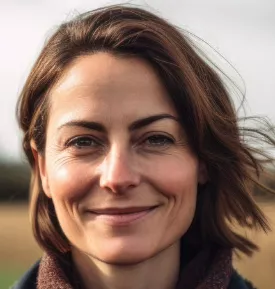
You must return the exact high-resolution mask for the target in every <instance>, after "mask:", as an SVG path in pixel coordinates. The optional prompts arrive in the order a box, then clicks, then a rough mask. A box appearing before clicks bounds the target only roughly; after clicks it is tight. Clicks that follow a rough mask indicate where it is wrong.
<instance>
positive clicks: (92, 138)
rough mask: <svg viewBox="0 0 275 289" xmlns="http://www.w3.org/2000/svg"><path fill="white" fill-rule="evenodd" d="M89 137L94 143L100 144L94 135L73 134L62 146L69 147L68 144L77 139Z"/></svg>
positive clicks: (70, 144)
mask: <svg viewBox="0 0 275 289" xmlns="http://www.w3.org/2000/svg"><path fill="white" fill-rule="evenodd" d="M85 138H86V139H90V140H92V141H94V142H95V143H97V144H99V145H100V143H101V142H100V140H99V139H98V138H97V137H95V136H91V135H79V136H74V137H72V138H70V139H68V140H67V141H66V142H65V144H64V146H65V147H70V146H72V145H73V144H74V142H76V141H79V140H81V139H85Z"/></svg>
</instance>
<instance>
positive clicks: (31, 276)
mask: <svg viewBox="0 0 275 289" xmlns="http://www.w3.org/2000/svg"><path fill="white" fill-rule="evenodd" d="M38 268H39V262H37V263H36V264H34V265H33V267H32V268H30V270H29V271H28V272H26V273H25V275H24V276H23V277H22V278H21V280H20V281H19V282H18V283H17V284H16V285H15V286H14V287H12V289H36V277H37V274H38ZM53 289H54V288H53ZM228 289H256V288H255V287H253V286H252V284H251V283H250V282H249V281H247V280H245V279H243V278H242V277H241V276H240V275H239V274H238V273H237V272H236V271H233V274H232V277H231V280H230V284H229V286H228Z"/></svg>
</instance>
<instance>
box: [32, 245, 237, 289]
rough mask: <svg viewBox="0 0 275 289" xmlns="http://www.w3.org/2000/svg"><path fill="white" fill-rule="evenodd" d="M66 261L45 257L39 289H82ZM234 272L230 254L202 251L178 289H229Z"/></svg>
mask: <svg viewBox="0 0 275 289" xmlns="http://www.w3.org/2000/svg"><path fill="white" fill-rule="evenodd" d="M66 258H67V260H60V259H58V258H57V257H56V256H54V255H51V254H45V255H44V256H43V258H42V260H41V263H40V266H39V272H38V278H37V288H38V289H52V288H55V289H76V288H80V286H79V284H76V278H75V277H74V276H75V273H74V272H73V269H72V266H71V265H70V264H71V261H70V258H69V257H68V256H66ZM66 258H64V259H66ZM232 270H233V269H232V252H231V250H227V249H218V250H213V249H207V250H202V251H201V252H200V253H198V254H197V255H196V256H195V257H194V258H193V259H192V260H191V261H190V262H189V263H188V264H187V265H186V266H184V267H183V268H182V269H181V273H180V278H179V281H178V284H177V289H186V288H188V289H226V288H227V287H228V284H229V281H230V278H231V274H232Z"/></svg>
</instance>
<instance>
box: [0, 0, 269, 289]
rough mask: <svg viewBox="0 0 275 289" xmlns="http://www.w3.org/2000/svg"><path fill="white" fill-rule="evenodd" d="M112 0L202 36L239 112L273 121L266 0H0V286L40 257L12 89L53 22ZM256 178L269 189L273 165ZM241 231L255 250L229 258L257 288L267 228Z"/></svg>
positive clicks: (265, 268)
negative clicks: (232, 84) (237, 91)
mask: <svg viewBox="0 0 275 289" xmlns="http://www.w3.org/2000/svg"><path fill="white" fill-rule="evenodd" d="M117 3H128V4H133V5H139V6H141V7H144V8H146V9H149V10H150V11H152V12H155V13H157V14H159V15H161V16H162V17H164V18H166V19H168V20H169V21H171V22H172V23H174V24H175V25H177V26H179V27H181V28H183V29H185V30H188V31H190V32H192V33H194V34H195V35H197V36H198V37H200V38H201V39H203V40H204V41H206V42H207V43H209V44H210V45H211V46H212V47H213V48H214V49H215V50H217V51H218V52H219V53H220V54H221V55H222V56H223V57H224V58H225V59H226V60H227V61H229V63H230V64H231V65H232V66H230V64H229V63H227V62H226V61H225V60H224V59H223V58H222V57H221V56H219V55H218V54H217V53H213V50H211V49H210V48H209V47H208V46H207V45H206V44H205V43H203V42H202V41H201V40H198V39H197V38H195V37H193V39H194V41H196V42H198V43H199V45H202V46H204V48H205V49H206V50H207V51H211V54H212V56H213V57H214V59H215V61H216V60H217V62H218V64H219V65H220V67H221V68H222V69H224V71H225V72H226V73H227V74H229V75H230V76H231V77H232V78H233V79H234V81H235V79H236V81H237V83H238V85H239V86H240V87H241V90H242V91H243V92H246V98H247V102H246V103H245V107H246V114H247V115H260V116H267V117H268V118H270V119H271V120H272V121H273V123H275V112H274V111H275V95H274V93H275V81H274V67H275V17H274V15H275V1H274V0H262V1H256V0H222V1H218V0H216V1H213V0H208V1H203V0H192V1H191V0H188V1H185V0H182V1H179V0H169V1H163V0H148V1H127V2H126V1H103V0H89V1H88V0H85V1H84V0H83V1H81V0H79V1H77V0H59V1H54V0H47V1H46V0H45V1H43V0H9V1H8V0H0V35H1V43H0V63H1V65H0V135H1V137H0V242H1V244H0V288H9V286H10V285H11V284H12V283H13V282H14V281H15V280H17V279H18V278H19V276H20V275H21V274H22V273H23V272H24V271H25V270H26V269H27V268H28V267H29V266H30V265H31V264H32V263H33V262H35V260H37V258H39V257H40V256H41V251H40V249H39V248H38V247H37V245H36V243H35V242H34V240H33V238H32V233H31V228H30V225H29V218H28V186H29V178H30V172H29V167H28V165H27V161H26V159H25V158H24V155H23V153H22V150H21V136H22V135H21V132H20V131H19V129H18V127H17V123H16V117H15V106H16V101H17V98H18V95H19V93H20V90H21V89H22V87H23V84H24V81H25V80H26V78H27V75H28V73H29V72H30V69H31V67H32V65H33V63H34V61H35V59H36V57H37V56H38V54H39V52H40V50H41V48H42V46H43V44H44V42H45V39H46V38H47V37H49V36H50V35H51V33H52V32H53V31H54V29H55V28H56V27H57V25H58V24H60V23H61V22H62V21H65V20H68V19H70V18H71V17H72V16H74V15H76V14H77V13H79V12H84V11H87V10H90V9H94V8H97V7H100V6H103V5H108V4H117ZM209 53H210V52H209ZM233 67H234V68H235V69H236V70H237V71H238V73H239V74H240V75H241V77H242V78H240V76H239V75H238V73H237V72H236V71H235V70H234V69H233ZM235 101H238V99H235ZM242 113H243V112H242ZM271 153H273V154H274V152H271ZM263 179H264V180H265V183H266V184H267V185H268V186H269V187H273V189H275V174H274V172H273V173H272V172H271V175H270V177H269V178H267V177H265V176H263ZM254 194H255V199H256V201H257V202H258V203H259V205H260V206H261V207H262V208H263V209H264V211H265V212H266V214H267V216H268V217H269V219H270V222H271V225H272V226H273V227H274V222H275V210H274V204H275V202H274V198H273V197H272V196H271V195H267V194H264V193H263V192H262V191H259V190H256V189H255V190H254ZM247 234H251V235H252V238H253V239H254V240H255V242H257V243H258V244H259V246H260V247H261V251H260V252H259V253H257V254H255V255H254V256H253V258H251V259H248V258H242V259H237V258H235V259H236V260H235V266H236V267H237V268H238V269H239V271H240V272H241V273H242V274H243V275H244V276H245V277H247V278H249V279H250V280H252V281H253V282H254V283H255V285H256V286H257V288H260V289H262V288H263V289H271V288H274V284H275V274H274V272H275V233H274V232H273V233H271V234H269V235H268V236H266V235H264V234H262V233H259V232H252V233H251V232H250V233H247Z"/></svg>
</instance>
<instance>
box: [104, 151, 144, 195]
mask: <svg viewBox="0 0 275 289" xmlns="http://www.w3.org/2000/svg"><path fill="white" fill-rule="evenodd" d="M132 159H133V157H132V156H131V155H130V153H127V152H126V150H124V151H122V150H119V149H113V150H111V151H110V152H109V154H108V155H107V156H106V158H105V160H104V162H103V163H102V166H101V173H100V187H101V188H105V189H107V190H108V191H111V192H113V193H123V192H125V191H127V189H129V188H134V187H136V186H138V185H139V183H140V174H139V173H138V170H137V169H136V167H135V164H134V162H133V160H132Z"/></svg>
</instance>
